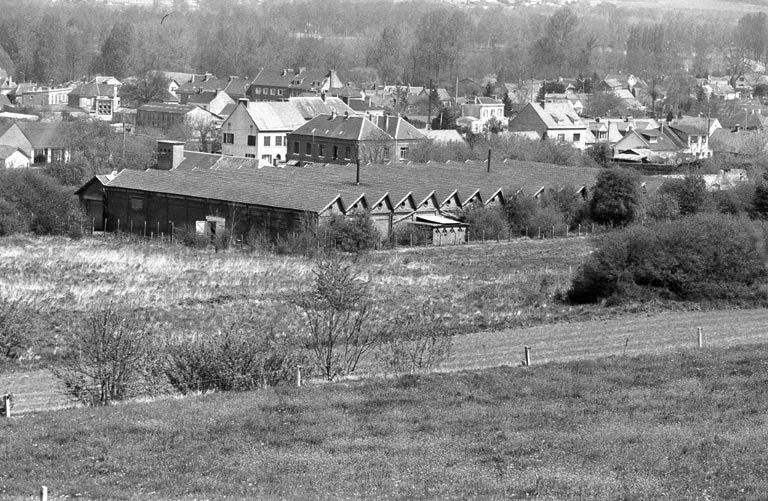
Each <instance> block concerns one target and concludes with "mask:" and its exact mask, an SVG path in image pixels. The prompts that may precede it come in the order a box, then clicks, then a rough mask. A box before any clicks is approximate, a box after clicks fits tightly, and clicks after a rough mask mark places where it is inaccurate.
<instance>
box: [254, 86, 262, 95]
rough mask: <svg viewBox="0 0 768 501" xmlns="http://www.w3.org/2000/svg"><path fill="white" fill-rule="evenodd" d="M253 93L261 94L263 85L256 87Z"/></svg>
mask: <svg viewBox="0 0 768 501" xmlns="http://www.w3.org/2000/svg"><path fill="white" fill-rule="evenodd" d="M253 93H254V94H261V87H254V89H253Z"/></svg>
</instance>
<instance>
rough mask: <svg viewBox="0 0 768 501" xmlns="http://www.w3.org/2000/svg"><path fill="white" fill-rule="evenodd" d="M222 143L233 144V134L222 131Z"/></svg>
mask: <svg viewBox="0 0 768 501" xmlns="http://www.w3.org/2000/svg"><path fill="white" fill-rule="evenodd" d="M224 144H235V135H234V134H230V133H229V132H225V133H224Z"/></svg>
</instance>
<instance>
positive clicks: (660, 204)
mask: <svg viewBox="0 0 768 501" xmlns="http://www.w3.org/2000/svg"><path fill="white" fill-rule="evenodd" d="M646 215H647V216H648V217H650V218H651V219H652V220H654V221H671V220H673V219H677V218H678V217H680V204H678V203H677V198H675V197H673V196H672V195H670V194H667V193H659V192H656V193H655V194H654V195H653V196H652V197H651V198H650V200H648V204H647V207H646Z"/></svg>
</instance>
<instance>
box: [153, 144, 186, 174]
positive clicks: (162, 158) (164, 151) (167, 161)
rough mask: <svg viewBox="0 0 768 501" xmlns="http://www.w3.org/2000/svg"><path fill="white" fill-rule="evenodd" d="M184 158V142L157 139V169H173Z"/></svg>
mask: <svg viewBox="0 0 768 501" xmlns="http://www.w3.org/2000/svg"><path fill="white" fill-rule="evenodd" d="M183 160H184V143H182V142H180V141H170V140H167V139H160V140H158V141H157V169H158V170H171V169H175V168H176V167H178V166H179V164H180V163H181V162H182V161H183Z"/></svg>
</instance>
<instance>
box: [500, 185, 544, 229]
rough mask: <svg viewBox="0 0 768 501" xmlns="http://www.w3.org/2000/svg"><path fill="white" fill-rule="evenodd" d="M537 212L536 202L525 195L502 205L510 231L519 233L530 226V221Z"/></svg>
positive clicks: (508, 200)
mask: <svg viewBox="0 0 768 501" xmlns="http://www.w3.org/2000/svg"><path fill="white" fill-rule="evenodd" d="M538 210H539V207H538V202H537V201H536V200H535V199H533V198H531V197H528V196H525V195H522V194H521V195H516V196H514V197H511V198H509V199H507V201H506V202H505V203H504V212H505V213H506V215H507V221H508V222H509V225H510V227H511V229H513V230H514V231H518V232H519V231H521V230H522V229H523V228H527V227H529V226H531V219H532V218H533V216H534V215H535V214H536V212H537V211H538Z"/></svg>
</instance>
